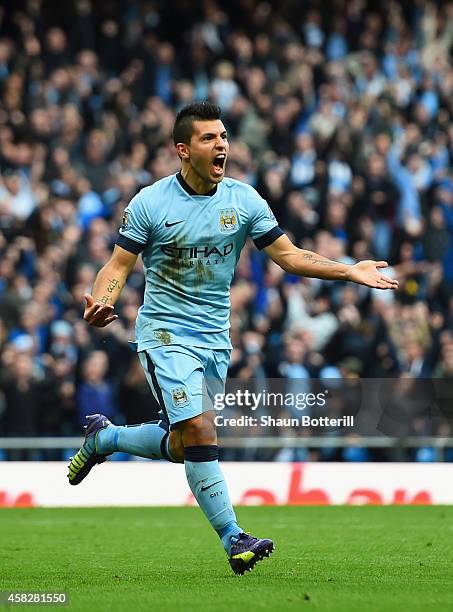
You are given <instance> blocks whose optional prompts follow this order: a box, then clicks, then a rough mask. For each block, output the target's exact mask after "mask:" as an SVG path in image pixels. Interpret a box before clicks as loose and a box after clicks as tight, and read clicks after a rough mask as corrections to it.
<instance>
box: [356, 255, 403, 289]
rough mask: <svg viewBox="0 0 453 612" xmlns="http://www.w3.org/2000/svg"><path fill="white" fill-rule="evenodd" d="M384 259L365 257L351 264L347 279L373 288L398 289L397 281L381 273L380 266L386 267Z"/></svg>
mask: <svg viewBox="0 0 453 612" xmlns="http://www.w3.org/2000/svg"><path fill="white" fill-rule="evenodd" d="M387 266H388V263H387V262H386V261H372V260H371V259H365V260H364V261H359V262H358V263H356V264H354V265H353V266H351V268H350V270H349V274H348V280H351V281H353V282H354V283H359V284H360V285H366V286H367V287H373V289H398V281H397V280H395V279H393V278H389V277H388V276H385V275H384V274H382V273H381V268H387Z"/></svg>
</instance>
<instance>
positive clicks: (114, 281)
mask: <svg viewBox="0 0 453 612" xmlns="http://www.w3.org/2000/svg"><path fill="white" fill-rule="evenodd" d="M119 286H120V281H119V280H118V279H117V278H109V284H108V285H107V291H108V292H109V293H113V292H114V291H115V289H116V288H117V287H119Z"/></svg>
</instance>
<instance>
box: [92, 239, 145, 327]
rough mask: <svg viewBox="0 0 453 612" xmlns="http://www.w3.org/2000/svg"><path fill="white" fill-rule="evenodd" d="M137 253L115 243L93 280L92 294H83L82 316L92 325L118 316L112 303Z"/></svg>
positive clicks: (101, 325)
mask: <svg viewBox="0 0 453 612" xmlns="http://www.w3.org/2000/svg"><path fill="white" fill-rule="evenodd" d="M136 261H137V255H135V254H134V253H130V252H129V251H126V249H123V248H122V247H120V246H118V245H116V246H115V249H114V250H113V253H112V256H111V257H110V259H109V261H108V262H107V263H106V264H105V266H104V267H103V268H101V270H99V272H98V275H97V276H96V280H95V281H94V285H93V290H92V295H90V294H89V293H87V294H85V300H86V306H85V312H84V313H83V318H84V319H85V321H87V322H88V323H89V324H90V325H93V326H94V327H105V326H106V325H108V324H109V323H111V322H112V321H115V319H117V318H118V315H115V314H113V309H114V304H115V302H116V300H117V299H118V298H119V296H120V293H121V290H122V288H123V287H124V284H125V283H126V279H127V277H128V276H129V273H130V271H131V270H132V268H133V267H134V265H135V262H136Z"/></svg>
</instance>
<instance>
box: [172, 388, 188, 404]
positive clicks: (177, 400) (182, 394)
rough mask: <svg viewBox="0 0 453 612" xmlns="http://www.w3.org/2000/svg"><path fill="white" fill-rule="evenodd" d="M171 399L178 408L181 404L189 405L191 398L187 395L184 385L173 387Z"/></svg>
mask: <svg viewBox="0 0 453 612" xmlns="http://www.w3.org/2000/svg"><path fill="white" fill-rule="evenodd" d="M171 399H172V401H173V406H175V407H176V408H178V407H179V406H187V404H188V403H189V398H188V397H187V393H186V390H185V389H184V387H178V388H177V389H172V390H171Z"/></svg>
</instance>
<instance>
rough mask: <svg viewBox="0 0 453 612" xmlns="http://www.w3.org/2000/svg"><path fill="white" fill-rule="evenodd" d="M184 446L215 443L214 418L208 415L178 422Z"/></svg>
mask: <svg viewBox="0 0 453 612" xmlns="http://www.w3.org/2000/svg"><path fill="white" fill-rule="evenodd" d="M180 429H181V432H182V441H183V445H184V446H199V445H204V444H217V434H216V429H215V424H214V419H213V418H211V417H210V415H206V414H200V415H199V416H196V417H193V418H192V419H187V421H183V422H182V423H181V424H180Z"/></svg>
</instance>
